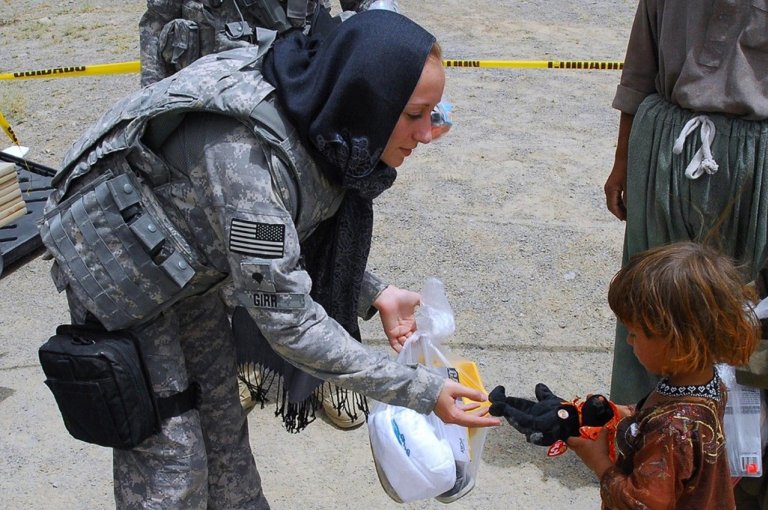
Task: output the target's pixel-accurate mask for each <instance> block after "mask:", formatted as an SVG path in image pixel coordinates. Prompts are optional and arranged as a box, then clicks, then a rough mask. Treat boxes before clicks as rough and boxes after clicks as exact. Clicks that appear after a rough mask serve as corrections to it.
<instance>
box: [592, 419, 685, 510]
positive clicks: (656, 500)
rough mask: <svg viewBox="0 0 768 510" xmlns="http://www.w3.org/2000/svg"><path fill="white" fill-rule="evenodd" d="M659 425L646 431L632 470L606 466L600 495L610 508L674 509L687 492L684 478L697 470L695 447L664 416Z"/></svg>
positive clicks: (601, 480)
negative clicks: (625, 471) (682, 495)
mask: <svg viewBox="0 0 768 510" xmlns="http://www.w3.org/2000/svg"><path fill="white" fill-rule="evenodd" d="M661 421H662V422H664V423H659V426H658V427H656V428H654V429H651V430H646V431H644V432H643V437H642V440H641V441H640V442H639V443H640V447H639V450H638V451H637V452H636V453H635V456H634V460H633V463H632V473H630V474H629V475H626V474H624V473H623V472H622V471H621V470H620V469H619V468H618V467H616V466H612V467H610V468H608V469H606V470H605V471H604V472H603V474H602V476H601V477H600V496H601V498H602V500H603V503H604V504H605V505H607V506H608V507H610V508H616V509H622V510H624V509H626V510H631V509H634V508H647V509H648V510H673V509H674V508H675V506H676V503H677V500H678V498H679V497H680V495H681V494H682V492H683V489H684V485H683V482H684V480H687V479H688V478H690V476H691V475H692V472H693V448H692V445H691V442H690V440H684V439H683V438H682V437H681V432H680V431H679V430H677V429H675V428H674V427H670V426H669V423H668V422H665V421H664V420H661Z"/></svg>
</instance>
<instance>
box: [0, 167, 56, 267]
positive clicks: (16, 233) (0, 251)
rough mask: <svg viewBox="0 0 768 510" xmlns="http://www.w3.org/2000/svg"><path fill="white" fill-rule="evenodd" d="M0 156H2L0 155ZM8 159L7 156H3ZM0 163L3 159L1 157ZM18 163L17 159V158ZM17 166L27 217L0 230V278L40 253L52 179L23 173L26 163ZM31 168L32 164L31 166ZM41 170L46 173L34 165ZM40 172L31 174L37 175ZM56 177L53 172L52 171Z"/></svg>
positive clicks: (31, 170)
mask: <svg viewBox="0 0 768 510" xmlns="http://www.w3.org/2000/svg"><path fill="white" fill-rule="evenodd" d="M0 154H3V153H1V152H0ZM3 155H4V156H8V155H7V154H3ZM0 159H5V158H3V157H2V156H0ZM19 159H20V158H19ZM22 161H24V163H21V164H17V165H16V173H17V175H18V177H19V187H20V188H21V196H22V198H24V202H26V206H27V214H25V215H24V216H22V217H20V218H18V219H17V220H16V221H15V222H14V223H11V224H10V225H6V226H4V227H0V278H2V277H3V276H4V275H5V274H7V272H8V269H10V268H12V266H13V265H14V264H16V263H18V262H20V261H21V260H22V259H24V258H25V257H27V256H28V255H30V254H32V253H34V252H36V251H38V250H41V249H42V247H43V242H42V240H41V239H40V233H39V231H38V227H37V225H38V223H39V222H40V220H41V219H42V218H43V207H44V206H45V202H46V201H47V200H48V195H50V193H51V190H52V188H51V179H52V175H53V174H51V176H45V175H39V173H38V172H35V171H33V169H32V166H29V167H28V168H30V170H26V169H25V168H24V167H27V166H28V165H27V164H28V163H30V162H27V161H26V160H22ZM33 165H34V164H33ZM37 166H39V167H41V168H43V169H47V170H52V169H48V168H47V167H43V166H42V165H37ZM41 168H35V169H34V170H37V171H40V170H41ZM54 173H55V171H54Z"/></svg>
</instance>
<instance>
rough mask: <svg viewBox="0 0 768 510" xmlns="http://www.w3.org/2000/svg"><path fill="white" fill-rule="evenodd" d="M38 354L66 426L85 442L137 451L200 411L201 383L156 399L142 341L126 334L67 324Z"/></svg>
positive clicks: (47, 382) (73, 434)
mask: <svg viewBox="0 0 768 510" xmlns="http://www.w3.org/2000/svg"><path fill="white" fill-rule="evenodd" d="M38 354H39V357H40V364H41V365H42V367H43V371H44V372H45V375H46V380H45V384H46V385H47V386H48V387H49V388H50V390H51V392H52V393H53V396H54V397H55V399H56V403H57V404H58V406H59V411H61V416H62V418H63V419H64V425H65V426H66V427H67V430H68V431H69V433H70V434H71V435H72V436H73V437H74V438H76V439H80V440H81V441H85V442H87V443H93V444H98V445H101V446H109V447H112V448H133V447H134V446H136V445H138V444H139V443H141V442H142V441H144V439H146V438H147V437H149V436H151V435H153V434H155V433H156V432H158V431H159V430H160V423H161V420H163V419H166V418H170V417H171V416H177V415H179V414H182V413H184V412H186V411H188V410H190V409H193V408H195V407H196V400H197V395H198V392H199V387H198V386H197V385H196V384H192V385H190V386H189V387H188V388H187V389H186V390H184V391H182V392H179V393H176V394H174V395H171V396H169V397H165V398H159V397H156V396H155V395H154V393H153V392H152V390H151V388H152V386H151V383H150V380H149V377H148V375H147V373H146V369H145V368H144V363H143V362H142V358H141V352H140V350H139V346H138V342H136V340H135V339H134V338H133V337H132V336H131V335H130V334H129V333H127V332H124V331H112V332H108V331H105V330H103V329H101V328H98V327H91V326H70V325H63V326H59V327H58V328H56V335H54V336H52V337H51V338H50V339H49V340H48V341H47V342H45V344H43V345H42V347H40V349H39V351H38Z"/></svg>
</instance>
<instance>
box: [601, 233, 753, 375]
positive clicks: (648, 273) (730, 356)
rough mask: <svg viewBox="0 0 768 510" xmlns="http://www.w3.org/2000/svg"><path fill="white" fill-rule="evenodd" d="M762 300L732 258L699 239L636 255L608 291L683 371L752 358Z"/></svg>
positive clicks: (619, 309)
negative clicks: (754, 304)
mask: <svg viewBox="0 0 768 510" xmlns="http://www.w3.org/2000/svg"><path fill="white" fill-rule="evenodd" d="M755 298H756V296H755V293H754V290H753V288H752V287H751V286H748V285H745V284H743V283H742V277H741V274H740V273H739V271H738V270H737V269H736V267H735V266H734V264H733V262H732V261H731V259H729V258H728V257H726V256H724V255H721V254H719V253H718V252H716V251H715V250H713V249H711V248H708V247H706V246H704V245H702V244H698V243H693V242H679V243H674V244H669V245H666V246H660V247H657V248H653V249H651V250H648V251H645V252H642V253H639V254H637V255H635V256H633V257H632V258H631V259H630V261H629V263H628V264H627V265H626V266H624V267H623V268H622V269H621V270H620V271H619V272H618V273H616V276H614V277H613V280H612V281H611V285H610V288H609V290H608V304H609V305H610V307H611V309H612V310H613V312H614V313H615V314H616V316H617V317H618V318H619V320H620V321H622V322H623V323H624V324H630V325H632V326H635V327H640V328H643V332H644V333H645V334H646V336H648V337H655V338H658V339H659V340H660V341H663V342H665V343H666V344H667V345H668V346H669V348H670V350H669V352H670V359H669V365H668V366H667V367H665V368H666V369H673V370H674V371H676V372H678V371H679V372H685V371H694V370H699V369H703V368H705V367H706V366H708V365H712V364H713V363H721V362H722V363H729V364H731V365H741V364H744V363H746V362H747V361H748V360H749V356H750V355H751V354H752V351H754V349H755V347H756V346H757V342H758V340H759V336H760V329H759V328H760V322H759V321H758V319H757V317H756V316H755V314H754V312H753V311H752V309H751V307H750V305H749V304H750V303H752V302H754V300H755Z"/></svg>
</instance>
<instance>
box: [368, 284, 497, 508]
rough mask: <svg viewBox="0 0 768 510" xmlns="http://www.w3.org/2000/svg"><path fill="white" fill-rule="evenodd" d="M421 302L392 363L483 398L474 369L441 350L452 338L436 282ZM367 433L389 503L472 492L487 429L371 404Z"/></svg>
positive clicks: (450, 321) (426, 289)
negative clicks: (418, 367)
mask: <svg viewBox="0 0 768 510" xmlns="http://www.w3.org/2000/svg"><path fill="white" fill-rule="evenodd" d="M421 298H422V301H421V306H420V308H419V311H418V313H417V316H416V324H417V331H416V333H414V334H413V335H412V336H411V338H409V339H408V341H407V342H406V344H405V346H403V349H402V351H401V352H400V354H399V355H398V357H397V361H398V362H400V363H406V364H415V363H421V364H423V365H425V366H427V367H430V368H431V369H432V370H434V371H435V372H437V373H439V374H441V375H444V376H446V377H450V378H453V379H455V380H458V381H459V382H461V383H462V384H465V385H467V386H470V387H473V388H477V389H480V390H481V391H483V392H485V390H484V389H483V387H482V382H481V381H480V377H479V374H478V372H477V368H476V366H475V364H474V363H472V362H471V361H468V360H464V359H460V358H456V357H454V356H452V355H451V354H450V353H449V352H448V351H447V349H446V348H445V347H444V346H443V345H442V344H441V341H442V340H443V339H445V338H446V337H448V336H450V335H452V334H453V332H454V331H455V323H454V318H453V311H452V310H451V307H450V305H449V304H448V299H447V298H446V297H445V292H444V289H443V284H442V283H441V282H440V280H437V279H436V278H430V279H428V280H427V281H426V283H425V285H424V288H423V290H422V292H421ZM485 393H487V392H485ZM368 433H369V437H370V440H371V451H372V452H373V458H374V463H375V465H376V472H377V473H378V475H379V480H380V482H381V485H382V487H383V488H384V490H385V492H386V493H387V494H388V495H389V496H390V497H391V498H392V499H394V500H395V501H397V502H400V503H406V502H409V501H416V500H419V499H428V498H436V499H437V500H438V501H441V502H443V503H450V502H452V501H455V500H457V499H459V498H461V497H462V496H464V495H465V494H467V493H468V492H469V491H470V490H471V489H472V488H473V487H474V485H475V480H476V478H477V471H478V468H479V464H480V458H481V456H482V451H483V446H484V444H485V438H486V435H487V429H484V428H481V429H474V428H470V429H467V428H466V427H461V426H459V425H453V424H445V423H443V422H442V421H441V420H440V419H439V418H438V417H437V416H435V414H434V413H430V414H429V415H422V414H419V413H416V412H415V411H411V410H409V409H406V408H403V407H398V406H392V405H389V404H383V403H381V402H376V403H375V404H374V406H373V409H372V410H371V413H370V415H369V417H368Z"/></svg>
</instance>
